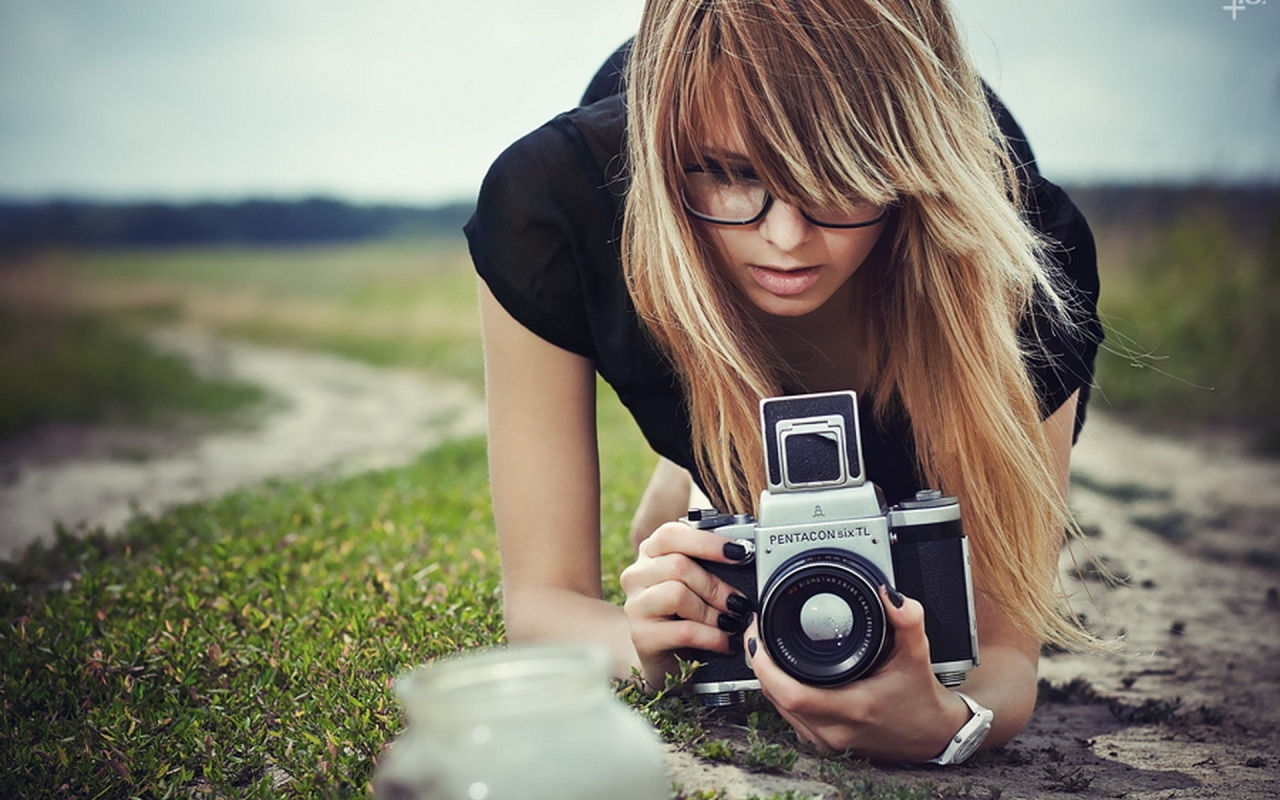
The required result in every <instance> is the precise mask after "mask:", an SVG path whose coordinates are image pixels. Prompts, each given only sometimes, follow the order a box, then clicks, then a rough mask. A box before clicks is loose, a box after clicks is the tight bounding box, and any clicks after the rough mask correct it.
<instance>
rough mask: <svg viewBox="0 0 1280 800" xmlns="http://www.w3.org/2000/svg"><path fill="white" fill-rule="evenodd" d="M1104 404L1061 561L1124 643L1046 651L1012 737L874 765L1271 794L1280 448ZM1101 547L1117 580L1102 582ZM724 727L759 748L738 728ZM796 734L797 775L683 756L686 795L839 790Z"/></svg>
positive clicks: (1089, 792) (1278, 772)
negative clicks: (1264, 451) (1147, 422)
mask: <svg viewBox="0 0 1280 800" xmlns="http://www.w3.org/2000/svg"><path fill="white" fill-rule="evenodd" d="M1090 413H1091V417H1090V420H1089V423H1088V425H1087V426H1086V427H1085V431H1084V433H1083V434H1082V436H1081V440H1080V442H1079V443H1078V444H1077V445H1076V449H1075V452H1074V455H1073V461H1072V465H1073V467H1072V471H1073V481H1072V495H1071V503H1072V506H1073V508H1074V509H1075V511H1076V514H1077V517H1078V518H1079V520H1080V521H1081V523H1082V524H1083V526H1084V527H1085V528H1086V529H1087V532H1088V533H1090V534H1092V536H1091V537H1090V538H1089V539H1088V540H1087V541H1086V543H1085V544H1086V546H1079V545H1077V546H1075V547H1073V548H1072V549H1071V550H1070V551H1069V552H1067V553H1065V554H1064V556H1063V563H1062V572H1063V580H1064V583H1065V584H1066V585H1067V587H1068V591H1069V593H1070V594H1071V598H1072V604H1073V606H1074V607H1075V608H1076V610H1077V612H1078V613H1080V614H1082V615H1084V616H1085V617H1086V618H1087V621H1088V623H1089V624H1090V627H1091V628H1093V629H1094V630H1095V631H1096V632H1097V633H1099V634H1102V635H1104V636H1108V637H1113V638H1115V640H1116V642H1117V643H1116V648H1115V651H1114V652H1111V653H1107V654H1104V655H1075V654H1061V653H1059V654H1049V655H1046V657H1044V658H1042V659H1041V661H1040V677H1041V702H1040V703H1039V705H1038V707H1037V708H1036V712H1035V715H1034V716H1033V717H1032V719H1031V722H1030V724H1029V725H1028V726H1027V728H1026V729H1025V730H1024V731H1023V732H1022V733H1021V734H1019V735H1018V736H1017V737H1016V738H1015V739H1014V740H1013V741H1012V742H1011V743H1010V744H1009V745H1007V746H1006V747H1004V748H1001V749H999V750H996V751H993V752H991V753H985V754H979V755H978V756H975V757H974V758H973V759H971V761H970V762H969V763H966V764H964V765H961V766H959V767H936V768H928V767H926V768H921V767H895V766H877V767H876V768H875V769H874V770H872V771H870V772H869V773H867V776H866V777H869V778H870V779H872V780H876V781H892V780H898V781H902V782H910V783H917V784H918V783H922V782H926V781H928V782H932V783H934V784H935V786H936V792H937V795H938V796H939V797H943V798H995V797H1000V798H1041V797H1068V796H1074V797H1125V798H1133V799H1135V800H1165V799H1166V798H1233V800H1264V798H1265V799H1266V800H1275V798H1278V797H1280V463H1277V462H1274V461H1266V460H1261V459H1257V458H1252V457H1250V456H1248V455H1247V454H1246V453H1245V450H1244V448H1243V446H1242V445H1241V443H1240V442H1239V441H1237V440H1234V439H1232V438H1231V437H1229V436H1224V435H1218V436H1214V437H1200V438H1187V437H1180V438H1174V437H1170V436H1167V435H1159V434H1151V433H1142V432H1139V431H1137V430H1135V429H1134V428H1132V427H1130V426H1127V425H1124V424H1122V423H1121V422H1119V421H1117V420H1115V419H1112V418H1109V417H1107V416H1105V415H1103V414H1101V413H1096V412H1094V411H1092V410H1091V412H1090ZM1090 551H1091V552H1090ZM1094 559H1098V560H1102V561H1103V563H1105V564H1106V566H1107V567H1108V568H1109V569H1110V571H1111V572H1112V573H1114V574H1115V575H1116V576H1117V578H1118V579H1119V580H1120V581H1121V583H1120V584H1119V585H1109V584H1108V583H1106V582H1104V581H1103V580H1102V579H1101V577H1100V575H1099V574H1098V570H1097V569H1095V568H1091V567H1090V565H1091V564H1094V563H1095V561H1094ZM1081 577H1083V580H1082V579H1081ZM712 727H713V731H712V735H713V736H717V737H719V736H722V737H724V738H728V739H730V740H731V741H735V743H736V744H737V745H738V748H739V750H740V751H741V750H742V749H743V748H745V746H746V739H745V736H744V735H743V733H742V731H741V730H740V729H738V728H735V727H733V726H732V725H718V726H712ZM798 748H799V749H800V750H801V755H800V758H799V759H798V761H797V762H796V764H795V766H794V767H792V769H791V770H790V771H789V772H787V773H785V774H763V775H762V774H755V773H751V772H747V771H745V770H743V769H740V768H738V767H736V766H727V765H711V764H708V763H706V762H703V761H699V760H697V759H695V758H694V757H693V756H691V755H688V754H686V753H674V752H673V753H671V754H670V756H669V757H670V760H671V763H672V765H673V768H674V775H675V779H676V780H677V782H679V783H682V784H683V785H684V786H685V791H686V792H687V793H692V792H694V791H695V790H698V789H704V788H711V787H716V786H718V787H724V788H726V789H727V790H728V797H730V798H735V800H737V799H738V798H748V797H751V796H752V795H757V796H760V797H768V796H770V795H772V794H775V793H778V792H783V791H786V790H794V791H795V792H796V793H797V794H799V795H801V796H804V794H806V793H808V794H813V795H816V796H822V797H826V798H838V797H841V796H842V795H840V794H839V793H838V792H837V791H836V790H835V788H834V787H833V786H832V784H831V783H829V782H826V783H824V782H821V781H819V780H818V778H819V776H820V774H821V770H822V769H823V761H822V760H821V759H819V758H818V757H816V756H814V755H812V754H810V753H806V752H805V751H804V749H803V748H802V747H799V746H798ZM846 766H847V763H846ZM827 769H828V770H829V769H830V765H828V766H827ZM851 772H852V773H853V775H854V776H857V775H858V774H859V768H857V767H853V768H852V769H851Z"/></svg>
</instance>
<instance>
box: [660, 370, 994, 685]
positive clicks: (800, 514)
mask: <svg viewBox="0 0 1280 800" xmlns="http://www.w3.org/2000/svg"><path fill="white" fill-rule="evenodd" d="M760 417H761V426H762V429H763V436H764V449H765V460H766V464H767V471H768V476H767V479H768V486H767V488H766V489H765V491H764V492H763V493H762V494H761V496H760V516H759V519H755V518H752V517H751V516H749V515H743V514H737V515H729V514H721V513H720V512H718V511H716V510H715V509H691V510H690V511H689V515H688V516H687V517H686V518H685V519H684V520H683V521H684V522H686V523H688V524H689V525H692V526H694V527H696V528H701V529H704V530H710V531H712V532H714V533H717V534H719V535H721V536H724V537H726V538H730V539H738V540H747V541H748V542H749V543H750V546H748V547H747V551H748V552H752V551H754V558H753V559H750V558H749V559H748V560H747V561H745V562H743V563H740V564H722V563H719V562H708V561H700V562H699V563H700V564H701V565H702V566H703V567H704V568H705V569H707V570H708V571H709V572H711V573H712V574H714V575H716V576H718V577H719V578H721V579H722V580H724V581H725V582H727V583H729V584H730V585H732V586H733V587H734V588H736V589H737V590H738V591H740V592H742V593H743V594H744V595H746V596H747V597H751V598H754V599H756V601H757V608H758V609H759V617H758V618H759V628H760V638H761V641H762V643H763V645H764V646H765V648H767V650H768V652H769V655H770V656H771V657H772V658H773V660H774V661H775V662H776V663H777V664H778V666H779V667H780V668H782V670H783V671H785V672H787V673H788V674H789V675H791V676H792V677H794V678H795V679H797V680H799V681H801V682H802V683H807V684H810V685H814V686H828V687H829V686H840V685H843V684H845V683H849V682H851V681H854V680H857V679H859V678H862V677H865V676H866V675H868V674H870V673H871V672H872V671H873V670H874V669H875V668H876V667H877V666H879V664H880V663H881V662H882V661H883V660H884V659H885V658H886V657H887V656H888V654H889V652H890V651H891V650H892V648H893V625H892V623H890V622H889V620H888V617H887V615H886V612H885V609H884V606H883V604H882V603H881V600H880V594H879V588H880V586H882V585H887V586H892V587H895V588H896V589H897V590H898V591H899V592H901V593H903V594H905V595H907V596H908V597H911V598H913V599H915V600H918V601H919V602H920V603H921V604H922V605H923V606H924V610H925V632H926V634H927V635H928V638H929V649H930V660H931V662H932V663H933V671H934V674H935V675H937V677H938V680H939V681H941V682H942V683H943V684H945V685H948V686H955V685H958V684H959V683H961V682H963V681H964V679H965V675H966V673H967V672H968V670H970V669H972V668H973V667H976V666H977V665H978V635H977V626H976V622H975V617H974V605H973V588H972V581H971V578H970V566H969V543H968V539H967V538H965V536H964V531H963V528H962V527H961V523H960V506H959V503H958V502H957V501H956V499H955V498H953V497H944V496H942V494H941V493H940V492H938V491H935V490H925V491H922V492H919V493H917V495H916V497H915V498H914V499H912V500H907V501H903V502H902V503H899V504H897V505H895V506H893V507H892V508H889V507H886V504H885V501H884V496H883V494H882V493H881V491H880V489H879V487H877V486H876V485H875V484H874V483H871V482H870V481H868V480H867V479H866V475H865V470H864V464H863V460H862V448H861V437H860V436H859V427H858V404H857V397H856V395H855V394H854V393H853V392H851V391H844V392H831V393H824V394H811V395H796V396H791V397H778V398H769V399H765V400H763V401H761V403H760ZM693 655H694V657H695V658H697V660H698V661H700V662H702V663H703V666H702V667H700V668H699V669H698V670H697V672H695V673H694V678H693V682H692V687H691V688H692V690H693V691H694V692H695V693H698V694H700V695H702V697H703V701H704V702H705V703H706V704H707V705H728V704H732V703H734V702H737V701H739V700H741V699H742V697H743V692H745V691H747V690H751V689H758V688H760V684H759V682H758V681H756V680H755V676H754V673H752V671H751V669H750V667H749V666H748V665H747V663H746V660H745V658H744V657H743V656H726V655H723V654H720V653H715V652H709V651H702V650H698V651H694V653H693Z"/></svg>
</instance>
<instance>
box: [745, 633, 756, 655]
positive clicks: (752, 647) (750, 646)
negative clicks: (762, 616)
mask: <svg viewBox="0 0 1280 800" xmlns="http://www.w3.org/2000/svg"><path fill="white" fill-rule="evenodd" d="M757 646H758V645H757V644H756V639H755V637H754V636H753V637H751V638H750V639H748V640H747V652H748V653H750V654H751V657H752V658H755V657H756V647H757Z"/></svg>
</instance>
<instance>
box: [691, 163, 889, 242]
mask: <svg viewBox="0 0 1280 800" xmlns="http://www.w3.org/2000/svg"><path fill="white" fill-rule="evenodd" d="M769 197H770V195H769V191H768V190H767V189H765V187H764V184H763V183H762V182H761V181H760V179H759V178H758V177H756V175H755V173H754V172H753V171H751V170H750V169H749V168H745V167H741V168H739V167H726V166H722V165H720V164H718V163H715V162H712V161H708V163H707V165H706V166H698V165H694V166H689V167H686V168H685V173H684V202H685V205H686V206H687V207H688V209H689V210H690V211H692V212H693V213H694V214H695V215H696V216H698V217H701V218H703V219H705V220H708V221H710V222H723V223H726V224H737V225H742V224H746V223H749V222H754V221H755V220H756V219H757V218H758V217H760V216H761V214H762V213H763V212H764V210H765V206H766V205H767V204H768V203H769ZM804 213H805V216H807V217H808V218H809V219H810V220H811V221H813V222H815V223H817V224H819V225H824V224H826V225H833V226H851V225H859V224H862V223H870V222H874V221H876V220H878V219H879V217H880V216H881V215H882V214H883V213H884V207H883V206H879V205H874V204H871V203H859V204H857V205H854V206H852V207H841V206H832V207H828V208H806V209H804Z"/></svg>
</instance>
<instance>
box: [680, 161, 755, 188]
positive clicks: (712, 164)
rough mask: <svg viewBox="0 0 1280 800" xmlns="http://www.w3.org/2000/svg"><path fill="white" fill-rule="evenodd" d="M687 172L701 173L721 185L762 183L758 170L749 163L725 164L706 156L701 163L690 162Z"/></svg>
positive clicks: (686, 168)
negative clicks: (757, 173)
mask: <svg viewBox="0 0 1280 800" xmlns="http://www.w3.org/2000/svg"><path fill="white" fill-rule="evenodd" d="M685 172H689V173H701V174H703V175H705V176H706V177H707V178H708V179H710V180H711V181H713V182H714V183H716V184H717V185H721V186H734V185H738V186H741V185H747V186H752V185H756V184H759V183H760V177H759V176H758V175H756V171H755V170H754V169H753V168H752V167H750V166H749V165H747V164H725V163H722V162H720V161H718V160H716V159H714V158H704V159H702V161H701V163H699V164H690V165H688V166H686V167H685Z"/></svg>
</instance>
